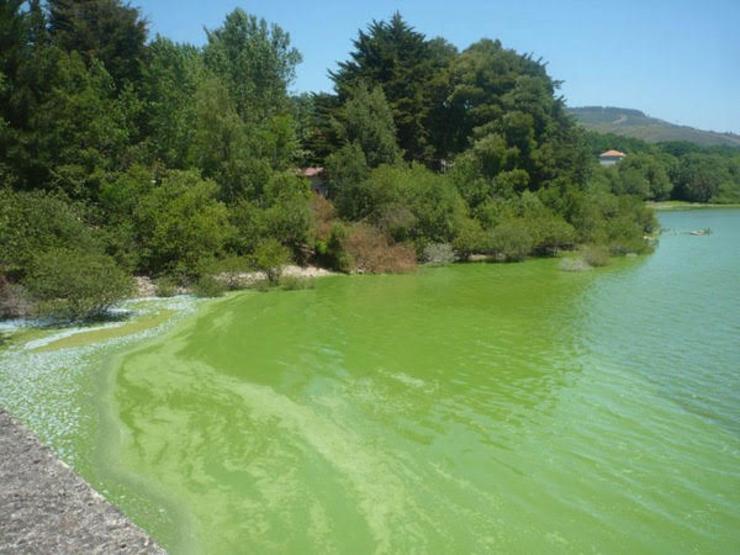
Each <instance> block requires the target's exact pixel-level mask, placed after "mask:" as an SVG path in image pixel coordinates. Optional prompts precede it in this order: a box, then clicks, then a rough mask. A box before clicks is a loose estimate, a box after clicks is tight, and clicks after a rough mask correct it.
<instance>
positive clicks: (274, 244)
mask: <svg viewBox="0 0 740 555" xmlns="http://www.w3.org/2000/svg"><path fill="white" fill-rule="evenodd" d="M251 261H252V266H253V267H254V268H255V269H256V270H259V271H261V272H264V273H265V275H266V276H267V279H268V281H269V282H270V283H272V284H275V283H278V282H279V281H280V276H281V274H282V272H283V266H284V265H285V264H288V263H289V262H290V251H288V249H287V248H285V246H283V245H281V244H280V243H279V242H278V241H277V240H275V239H266V240H264V241H262V242H261V243H259V244H258V245H257V246H256V247H255V249H254V252H253V253H252V256H251Z"/></svg>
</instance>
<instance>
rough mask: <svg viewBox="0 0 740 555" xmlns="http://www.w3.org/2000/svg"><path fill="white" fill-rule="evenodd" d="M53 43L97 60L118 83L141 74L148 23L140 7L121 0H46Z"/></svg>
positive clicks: (133, 79)
mask: <svg viewBox="0 0 740 555" xmlns="http://www.w3.org/2000/svg"><path fill="white" fill-rule="evenodd" d="M47 4H48V11H49V30H50V33H51V38H52V40H53V41H54V43H55V44H57V45H58V46H60V47H62V48H63V49H65V50H67V51H68V52H72V51H76V52H80V53H85V54H86V55H88V56H90V57H91V58H96V59H98V60H100V61H101V62H102V63H103V64H104V65H105V67H106V69H107V70H108V72H109V73H110V74H111V75H112V76H113V77H114V79H115V81H116V83H118V85H119V86H121V85H122V84H123V83H124V82H125V81H129V82H134V81H136V80H138V79H139V77H140V75H141V63H142V61H143V58H144V51H145V45H144V43H145V42H146V37H147V24H146V21H145V20H144V18H143V17H142V16H141V14H140V13H139V10H137V9H136V8H132V7H131V6H129V5H128V4H124V3H123V2H121V1H120V0H85V1H84V2H79V1H77V0H48V2H47Z"/></svg>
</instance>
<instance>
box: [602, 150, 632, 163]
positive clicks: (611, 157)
mask: <svg viewBox="0 0 740 555" xmlns="http://www.w3.org/2000/svg"><path fill="white" fill-rule="evenodd" d="M625 156H627V155H626V154H625V153H624V152H619V151H618V150H607V151H606V152H602V153H601V154H599V163H600V164H601V165H602V166H613V165H614V164H616V163H617V162H619V161H620V160H621V159H622V158H624V157H625Z"/></svg>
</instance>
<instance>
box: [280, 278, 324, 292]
mask: <svg viewBox="0 0 740 555" xmlns="http://www.w3.org/2000/svg"><path fill="white" fill-rule="evenodd" d="M314 287H316V283H314V280H313V279H311V278H301V277H296V276H283V277H281V278H280V289H283V290H285V291H298V290H300V289H313V288H314Z"/></svg>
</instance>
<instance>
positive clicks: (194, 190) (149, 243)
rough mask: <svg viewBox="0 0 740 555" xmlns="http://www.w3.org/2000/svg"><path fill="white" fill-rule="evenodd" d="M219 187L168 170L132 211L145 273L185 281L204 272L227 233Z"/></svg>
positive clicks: (191, 174)
mask: <svg viewBox="0 0 740 555" xmlns="http://www.w3.org/2000/svg"><path fill="white" fill-rule="evenodd" d="M217 191H218V187H217V186H216V184H215V183H214V182H212V181H207V180H203V179H201V178H200V176H199V175H198V174H197V173H196V172H182V171H173V172H171V173H170V174H168V176H167V177H166V178H165V179H164V180H163V181H162V184H161V185H160V186H158V187H157V188H155V189H153V190H152V191H151V192H150V193H148V194H147V195H145V196H144V197H143V198H142V200H141V202H140V203H139V205H138V207H137V210H136V214H135V217H136V224H137V228H138V233H139V235H140V238H141V241H142V243H143V246H144V249H143V251H142V263H143V265H144V268H143V269H144V270H147V271H149V272H152V273H159V272H162V271H165V272H170V273H171V272H175V273H178V274H182V275H183V276H185V277H194V276H198V275H200V274H201V273H203V272H204V269H205V268H206V266H207V264H208V263H209V262H210V260H211V259H212V258H213V257H214V256H217V255H218V254H219V253H220V252H221V251H222V250H223V247H224V245H225V242H226V240H227V238H228V237H229V236H230V235H231V234H232V228H231V226H230V224H229V221H228V219H227V215H228V211H227V209H226V206H224V205H223V204H222V203H221V202H219V201H218V200H217V199H216V192H217Z"/></svg>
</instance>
